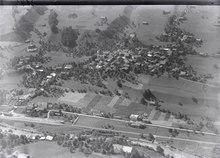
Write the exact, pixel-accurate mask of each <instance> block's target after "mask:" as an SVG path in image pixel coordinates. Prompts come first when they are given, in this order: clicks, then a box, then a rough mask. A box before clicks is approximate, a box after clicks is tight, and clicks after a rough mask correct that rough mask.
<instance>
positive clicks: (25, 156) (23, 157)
mask: <svg viewBox="0 0 220 158" xmlns="http://www.w3.org/2000/svg"><path fill="white" fill-rule="evenodd" d="M13 155H14V156H17V158H30V156H29V155H28V154H24V153H19V152H18V151H17V153H14V154H13Z"/></svg>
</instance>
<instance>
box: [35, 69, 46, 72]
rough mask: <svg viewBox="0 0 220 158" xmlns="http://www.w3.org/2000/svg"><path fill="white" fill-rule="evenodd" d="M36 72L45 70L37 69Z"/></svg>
mask: <svg viewBox="0 0 220 158" xmlns="http://www.w3.org/2000/svg"><path fill="white" fill-rule="evenodd" d="M36 71H38V72H43V71H44V70H43V69H36Z"/></svg>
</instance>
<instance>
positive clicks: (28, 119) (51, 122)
mask: <svg viewBox="0 0 220 158" xmlns="http://www.w3.org/2000/svg"><path fill="white" fill-rule="evenodd" d="M0 119H2V120H11V121H18V122H30V123H38V124H48V125H55V126H57V125H58V126H69V127H74V128H84V129H96V130H103V131H113V132H120V133H123V134H129V135H131V137H133V138H136V137H137V136H138V137H139V136H140V134H141V133H139V132H130V131H122V130H109V129H103V128H97V127H88V126H81V125H67V124H62V123H60V121H55V120H51V119H44V118H32V117H21V116H20V117H19V116H18V117H15V116H3V115H0ZM135 136H136V137H135ZM154 137H155V138H156V140H159V139H167V140H178V141H187V142H194V143H199V144H209V145H220V143H215V142H210V141H201V140H193V139H186V138H176V137H167V136H162V135H154Z"/></svg>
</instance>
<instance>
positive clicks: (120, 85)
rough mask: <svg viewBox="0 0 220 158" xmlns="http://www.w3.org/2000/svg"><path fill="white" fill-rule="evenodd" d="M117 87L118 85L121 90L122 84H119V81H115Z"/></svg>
mask: <svg viewBox="0 0 220 158" xmlns="http://www.w3.org/2000/svg"><path fill="white" fill-rule="evenodd" d="M117 85H118V87H119V88H122V83H121V81H120V80H118V81H117Z"/></svg>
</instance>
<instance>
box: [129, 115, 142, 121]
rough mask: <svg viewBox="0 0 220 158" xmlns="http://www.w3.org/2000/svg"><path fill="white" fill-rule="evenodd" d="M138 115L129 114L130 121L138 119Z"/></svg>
mask: <svg viewBox="0 0 220 158" xmlns="http://www.w3.org/2000/svg"><path fill="white" fill-rule="evenodd" d="M139 117H140V116H139V115H135V114H131V115H130V117H129V118H130V120H131V121H138V119H139Z"/></svg>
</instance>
